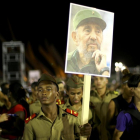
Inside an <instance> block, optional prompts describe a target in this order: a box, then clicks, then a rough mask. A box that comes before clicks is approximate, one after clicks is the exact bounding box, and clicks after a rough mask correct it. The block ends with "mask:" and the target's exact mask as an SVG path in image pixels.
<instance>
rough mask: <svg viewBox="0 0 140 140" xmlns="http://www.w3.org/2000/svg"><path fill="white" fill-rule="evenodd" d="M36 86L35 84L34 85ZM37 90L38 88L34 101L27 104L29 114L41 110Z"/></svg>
mask: <svg viewBox="0 0 140 140" xmlns="http://www.w3.org/2000/svg"><path fill="white" fill-rule="evenodd" d="M36 88H37V85H36ZM37 92H38V90H36V101H35V102H34V103H32V104H30V105H29V111H30V115H33V114H34V113H36V114H38V113H39V112H40V110H41V103H40V101H39V100H38V97H37Z"/></svg>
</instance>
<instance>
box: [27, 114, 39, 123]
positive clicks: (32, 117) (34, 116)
mask: <svg viewBox="0 0 140 140" xmlns="http://www.w3.org/2000/svg"><path fill="white" fill-rule="evenodd" d="M36 116H37V114H36V113H34V114H33V115H31V116H30V117H29V118H27V119H26V120H25V124H27V123H28V122H29V121H30V120H33V119H34V118H36Z"/></svg>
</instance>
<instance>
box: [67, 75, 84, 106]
mask: <svg viewBox="0 0 140 140" xmlns="http://www.w3.org/2000/svg"><path fill="white" fill-rule="evenodd" d="M66 90H67V94H68V96H69V100H70V103H71V105H75V104H81V99H82V96H83V81H82V80H81V78H79V77H78V76H76V75H74V76H72V77H70V78H69V79H68V80H67V82H66Z"/></svg>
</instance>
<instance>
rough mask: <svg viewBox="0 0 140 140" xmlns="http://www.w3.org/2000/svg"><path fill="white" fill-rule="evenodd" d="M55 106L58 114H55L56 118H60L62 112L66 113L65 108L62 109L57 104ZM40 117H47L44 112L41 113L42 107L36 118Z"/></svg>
mask: <svg viewBox="0 0 140 140" xmlns="http://www.w3.org/2000/svg"><path fill="white" fill-rule="evenodd" d="M57 108H58V115H57V117H58V119H60V118H62V115H63V114H67V113H66V112H65V110H63V109H62V108H61V107H60V106H58V105H57ZM40 117H45V118H47V117H46V116H45V114H44V113H43V111H42V108H41V109H40V112H39V114H38V115H37V117H36V118H37V119H38V118H40Z"/></svg>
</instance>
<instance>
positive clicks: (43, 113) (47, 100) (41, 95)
mask: <svg viewBox="0 0 140 140" xmlns="http://www.w3.org/2000/svg"><path fill="white" fill-rule="evenodd" d="M58 91H59V88H58V85H57V83H56V80H55V79H54V78H53V77H52V76H51V75H48V74H42V76H41V78H40V79H39V80H38V94H37V96H38V99H39V100H40V103H41V110H40V112H39V114H38V115H37V116H36V115H35V114H33V115H32V116H31V117H30V118H28V119H27V120H26V125H25V129H24V135H23V139H24V140H35V139H37V140H42V139H46V140H60V139H63V140H74V135H81V136H89V135H90V133H91V126H90V124H84V125H83V126H82V127H83V129H80V132H79V129H78V127H79V126H78V118H77V117H76V116H75V115H74V113H72V110H71V111H70V110H69V109H66V110H63V109H62V108H60V107H59V106H58V105H56V98H57V96H58V94H59V92H58ZM69 113H70V114H69ZM29 120H30V121H29ZM80 127H81V126H80Z"/></svg>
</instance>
